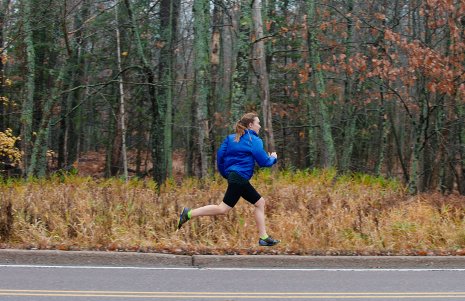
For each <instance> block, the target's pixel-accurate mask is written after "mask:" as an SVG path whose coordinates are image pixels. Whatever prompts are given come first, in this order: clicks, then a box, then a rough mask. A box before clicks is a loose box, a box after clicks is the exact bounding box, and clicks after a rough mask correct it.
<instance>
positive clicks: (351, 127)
mask: <svg viewBox="0 0 465 301" xmlns="http://www.w3.org/2000/svg"><path fill="white" fill-rule="evenodd" d="M353 11H354V1H353V0H348V1H347V18H346V19H347V38H346V40H345V47H346V51H345V55H346V58H345V60H346V61H345V62H346V64H347V65H349V63H350V62H349V60H350V58H351V57H352V52H353V51H352V48H353V46H352V39H353V35H354V24H353V23H354V22H353V17H352V15H353ZM353 85H354V79H353V76H352V75H351V74H349V73H348V72H346V78H345V81H344V110H343V116H342V118H346V121H345V122H344V123H343V124H344V125H345V126H344V128H343V131H344V138H343V142H342V150H341V156H340V158H341V159H340V160H339V171H340V172H346V171H349V170H350V159H351V157H352V152H353V147H354V137H355V131H356V121H357V109H356V108H355V106H354V104H353V103H352V100H353V97H354V93H353V90H354V88H353Z"/></svg>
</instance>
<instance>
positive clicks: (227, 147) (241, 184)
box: [178, 113, 279, 246]
mask: <svg viewBox="0 0 465 301" xmlns="http://www.w3.org/2000/svg"><path fill="white" fill-rule="evenodd" d="M260 128H261V126H260V119H259V118H258V115H257V114H255V113H247V114H245V115H244V116H242V118H241V120H239V121H238V122H237V123H236V133H235V134H231V135H229V136H227V137H226V139H225V140H224V141H223V143H222V144H221V146H220V148H219V150H218V154H217V165H218V170H219V172H220V173H221V175H222V176H223V177H224V178H225V179H227V180H228V188H227V190H226V193H225V195H224V198H223V201H222V202H221V204H219V205H207V206H204V207H200V208H196V209H191V208H187V207H184V208H183V209H182V212H181V214H180V217H179V222H178V229H180V228H181V226H182V225H183V224H184V223H186V222H187V221H188V220H190V219H191V218H193V217H197V216H213V215H223V214H227V213H228V212H229V210H231V209H232V208H233V207H234V206H235V205H236V203H237V202H238V201H239V198H240V197H243V198H244V199H245V200H246V201H248V202H249V203H251V204H252V205H254V206H255V209H254V217H255V222H256V224H257V228H258V234H259V237H260V238H259V240H258V244H259V245H260V246H274V245H276V244H277V243H279V240H276V239H273V238H272V237H271V236H269V235H268V234H267V232H266V228H265V199H264V198H263V197H262V196H261V195H260V194H259V193H258V192H257V191H256V190H255V188H254V187H253V186H252V185H251V184H250V182H249V180H250V178H251V177H252V175H253V172H254V167H255V162H257V164H258V165H259V166H260V167H270V166H272V165H273V164H275V163H276V161H277V159H278V156H277V154H276V153H275V152H273V153H271V154H268V153H266V152H265V150H264V149H263V141H262V139H260V137H258V133H259V131H260Z"/></svg>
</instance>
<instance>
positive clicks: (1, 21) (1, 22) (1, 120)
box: [0, 0, 9, 130]
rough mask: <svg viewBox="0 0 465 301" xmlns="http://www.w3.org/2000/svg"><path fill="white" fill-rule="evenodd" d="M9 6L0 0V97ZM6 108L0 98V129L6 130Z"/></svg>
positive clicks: (1, 95)
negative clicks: (5, 28)
mask: <svg viewBox="0 0 465 301" xmlns="http://www.w3.org/2000/svg"><path fill="white" fill-rule="evenodd" d="M8 5H9V1H2V0H0V97H5V95H4V89H3V87H4V86H5V72H4V64H3V56H4V55H5V52H4V48H5V47H4V37H3V36H4V27H5V18H6V13H5V12H6V10H7V7H8ZM5 111H6V107H5V103H4V101H3V99H2V98H0V127H1V129H2V130H3V129H6V128H7V125H6V118H5V117H4V116H6V114H5V113H6V112H5Z"/></svg>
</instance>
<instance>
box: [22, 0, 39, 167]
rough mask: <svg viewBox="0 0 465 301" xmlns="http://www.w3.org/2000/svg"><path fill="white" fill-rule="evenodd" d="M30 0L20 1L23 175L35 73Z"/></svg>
mask: <svg viewBox="0 0 465 301" xmlns="http://www.w3.org/2000/svg"><path fill="white" fill-rule="evenodd" d="M31 2H32V1H30V0H22V1H21V3H22V5H23V16H22V20H23V28H24V29H23V30H24V44H25V45H26V69H27V75H26V97H25V98H24V102H23V105H22V110H21V124H22V130H21V131H22V135H21V136H22V137H21V143H22V147H21V149H22V151H23V166H24V170H23V175H29V165H30V158H31V147H30V145H31V144H32V121H33V106H34V94H35V73H36V65H35V59H36V53H35V45H34V39H33V34H32V26H31V20H32V11H31V9H32V8H31V5H32V3H31Z"/></svg>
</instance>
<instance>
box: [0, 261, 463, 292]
mask: <svg viewBox="0 0 465 301" xmlns="http://www.w3.org/2000/svg"><path fill="white" fill-rule="evenodd" d="M464 279H465V269H434V270H431V269H282V268H278V269H276V268H268V269H260V268H253V269H247V268H196V267H166V268H165V267H151V268H143V267H111V266H106V267H103V266H102V267H97V266H43V265H8V264H4V265H0V300H2V301H4V300H5V301H10V300H21V301H24V300H38V301H41V300H52V301H53V300H80V301H82V300H90V301H97V300H99V301H100V300H105V301H107V300H257V299H258V300H306V299H307V300H347V299H349V300H465V281H464Z"/></svg>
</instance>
